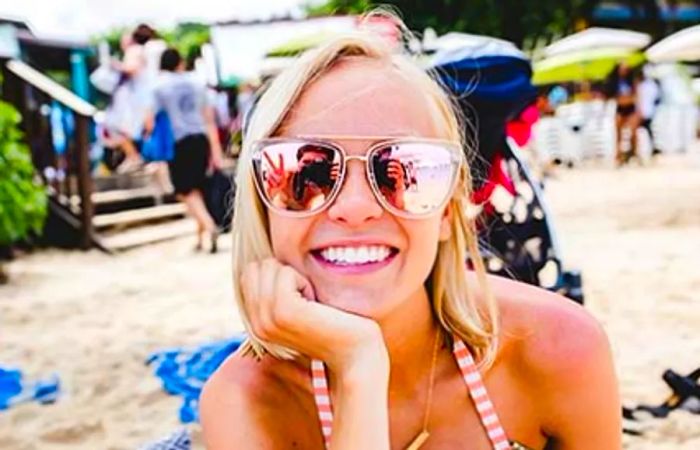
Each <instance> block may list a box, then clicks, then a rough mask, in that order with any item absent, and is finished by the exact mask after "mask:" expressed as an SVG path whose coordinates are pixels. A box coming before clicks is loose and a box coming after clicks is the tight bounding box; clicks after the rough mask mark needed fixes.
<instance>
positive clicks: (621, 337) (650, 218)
mask: <svg viewBox="0 0 700 450" xmlns="http://www.w3.org/2000/svg"><path fill="white" fill-rule="evenodd" d="M698 150H700V149H698ZM547 196H548V198H549V200H550V202H551V207H552V210H553V216H554V219H555V222H556V230H557V233H558V237H559V240H560V242H561V246H562V249H563V252H564V255H565V263H566V265H567V266H570V267H574V268H578V269H580V270H582V271H583V276H584V289H585V294H586V301H587V308H588V309H589V310H590V311H591V312H592V313H593V314H594V315H595V316H596V317H598V319H599V320H600V321H601V322H602V323H603V325H604V327H605V329H606V330H607V332H608V334H609V337H610V341H611V344H612V348H613V351H614V355H615V361H616V365H617V370H618V373H619V378H620V389H621V393H622V396H623V399H624V402H625V403H626V404H630V405H634V404H637V403H640V402H647V403H652V404H656V403H659V402H661V401H662V400H663V399H664V398H665V397H666V395H667V390H666V388H665V386H664V384H663V382H662V381H661V373H662V372H663V370H664V369H666V368H673V369H675V370H677V371H680V372H687V371H690V370H691V369H694V368H696V367H698V366H700V151H695V152H694V153H692V154H690V155H679V156H666V157H663V158H661V159H660V160H658V161H657V162H656V163H654V164H652V165H649V166H645V167H638V166H635V165H633V166H630V167H627V168H624V169H622V170H614V169H612V168H607V167H604V166H603V165H601V164H599V163H596V164H587V165H586V167H583V168H577V169H574V170H565V169H564V170H559V171H558V172H557V173H556V178H555V179H553V180H550V181H549V182H548V185H547ZM224 241H226V239H224ZM192 245H193V242H192V241H191V239H187V238H185V239H180V240H176V241H171V242H167V243H162V244H158V245H153V246H149V247H146V248H141V249H137V250H132V251H129V252H127V253H124V254H120V255H117V256H108V255H105V254H102V253H100V252H98V251H90V252H79V251H74V252H69V251H61V250H48V251H40V252H36V253H34V254H31V255H25V256H23V257H21V258H20V259H19V260H17V261H15V262H14V263H13V264H12V265H11V266H10V274H11V277H12V279H11V283H10V285H9V286H5V287H1V288H0V364H2V365H14V366H18V367H21V368H22V369H23V371H24V372H25V373H26V374H27V376H29V377H38V376H43V375H47V374H50V373H54V372H55V373H58V374H59V375H60V377H61V380H62V382H63V389H64V394H63V396H62V397H61V398H60V399H59V401H58V402H57V403H55V404H53V405H49V406H40V405H36V404H22V405H18V406H16V407H13V408H12V409H10V410H9V411H6V412H3V413H0V448H1V449H13V450H15V449H16V450H29V449H48V450H53V449H76V450H82V449H91V450H92V449H113V450H116V449H133V448H137V447H138V446H139V445H141V444H144V443H146V442H148V441H150V440H152V439H155V438H157V437H160V436H164V435H166V434H168V433H170V432H171V431H173V430H175V429H176V428H177V427H178V426H179V424H178V421H177V409H178V406H179V399H177V398H174V397H169V396H167V395H166V394H164V393H163V392H162V391H161V390H160V386H159V383H158V381H157V379H156V378H155V377H154V376H152V375H151V371H150V369H149V368H147V367H146V366H145V365H144V360H145V358H146V357H147V356H148V354H149V353H150V352H152V351H155V350H160V349H163V348H167V347H171V346H174V345H196V344H200V343H203V342H207V341H210V340H214V339H218V338H223V337H225V336H227V335H229V334H230V333H233V332H235V331H237V330H239V329H240V321H239V319H238V317H237V314H236V311H235V308H234V306H233V302H232V300H231V286H230V284H231V283H230V255H229V254H228V253H227V251H226V250H230V244H228V242H225V243H224V244H223V245H222V247H224V248H223V251H222V252H221V253H220V254H218V255H213V256H212V255H207V254H195V253H194V252H193V251H192ZM194 428H195V431H196V427H194ZM645 428H646V430H647V431H646V433H645V435H644V436H643V437H635V438H632V437H625V448H626V449H630V450H632V449H634V450H646V449H655V450H658V449H661V450H670V449H674V450H675V449H678V450H680V449H684V450H697V449H698V448H700V416H697V415H695V416H694V415H691V414H689V413H685V412H680V411H679V412H677V413H674V414H672V415H671V417H669V418H668V419H664V420H653V421H648V422H645Z"/></svg>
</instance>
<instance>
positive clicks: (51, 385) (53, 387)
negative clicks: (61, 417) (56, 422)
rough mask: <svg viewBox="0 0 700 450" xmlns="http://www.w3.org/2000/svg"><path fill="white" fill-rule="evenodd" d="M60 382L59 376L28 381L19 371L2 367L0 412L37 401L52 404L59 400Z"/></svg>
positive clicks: (0, 374) (0, 370)
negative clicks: (23, 403)
mask: <svg viewBox="0 0 700 450" xmlns="http://www.w3.org/2000/svg"><path fill="white" fill-rule="evenodd" d="M59 391H60V382H59V380H58V376H57V375H51V376H50V377H49V378H47V379H45V380H37V381H27V380H24V379H23V377H22V372H21V371H19V370H17V369H3V368H2V367H0V411H2V410H5V409H7V408H9V407H10V406H13V405H16V404H17V403H22V402H28V401H32V400H34V401H37V402H39V403H42V404H46V403H52V402H54V401H56V399H57V398H58V394H59Z"/></svg>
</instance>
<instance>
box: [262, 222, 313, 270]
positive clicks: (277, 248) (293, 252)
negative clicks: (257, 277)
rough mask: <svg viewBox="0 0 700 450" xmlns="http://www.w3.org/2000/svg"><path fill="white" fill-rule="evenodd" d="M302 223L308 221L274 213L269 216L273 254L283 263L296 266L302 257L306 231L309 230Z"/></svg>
mask: <svg viewBox="0 0 700 450" xmlns="http://www.w3.org/2000/svg"><path fill="white" fill-rule="evenodd" d="M300 222H306V221H305V220H301V219H291V218H289V217H284V216H279V215H276V214H274V213H273V214H270V215H269V223H270V242H271V244H272V253H273V254H274V256H275V258H276V259H277V260H279V261H280V262H282V263H287V264H292V265H294V263H295V262H296V261H297V260H298V259H299V258H300V257H301V249H302V243H303V239H304V234H305V233H304V230H305V229H308V226H306V225H303V224H300Z"/></svg>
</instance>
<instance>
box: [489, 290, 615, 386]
mask: <svg viewBox="0 0 700 450" xmlns="http://www.w3.org/2000/svg"><path fill="white" fill-rule="evenodd" d="M490 282H491V286H492V288H493V290H494V294H495V296H496V298H497V300H498V303H499V308H500V311H501V320H502V339H503V341H504V343H505V344H506V345H511V346H513V347H514V350H515V352H514V355H513V356H514V357H515V358H517V359H518V361H519V362H520V363H521V364H522V365H523V366H524V368H527V369H529V370H531V371H535V372H539V374H540V375H546V374H550V375H553V376H557V377H559V376H561V375H565V374H568V373H569V372H570V371H572V370H577V369H582V368H583V367H584V366H585V365H587V364H589V363H590V362H592V360H596V359H597V358H600V357H605V356H607V353H608V340H607V336H606V335H605V332H604V331H603V329H602V327H601V326H600V324H599V322H598V321H597V320H596V319H595V318H594V317H593V316H592V315H591V314H590V313H589V312H588V311H586V309H585V308H583V307H582V306H581V305H579V304H577V303H575V302H573V301H571V300H569V299H567V298H565V297H563V296H561V295H558V294H555V293H552V292H549V291H546V290H544V289H540V288H537V287H534V286H530V285H527V284H524V283H519V282H515V281H511V280H508V279H505V278H500V277H491V278H490Z"/></svg>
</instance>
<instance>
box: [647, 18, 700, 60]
mask: <svg viewBox="0 0 700 450" xmlns="http://www.w3.org/2000/svg"><path fill="white" fill-rule="evenodd" d="M646 54H647V58H649V61H653V62H676V61H698V60H700V25H695V26H693V27H690V28H685V29H683V30H681V31H678V32H676V33H673V34H672V35H670V36H667V37H665V38H664V39H662V40H660V41H659V42H657V43H656V44H654V45H652V46H651V47H649V48H648V49H647V51H646Z"/></svg>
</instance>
